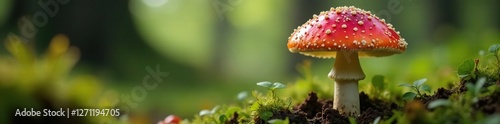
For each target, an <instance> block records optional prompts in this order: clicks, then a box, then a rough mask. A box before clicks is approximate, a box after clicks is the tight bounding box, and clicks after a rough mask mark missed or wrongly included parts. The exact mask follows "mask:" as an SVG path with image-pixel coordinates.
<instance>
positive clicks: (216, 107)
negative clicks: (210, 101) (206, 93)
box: [210, 106, 220, 114]
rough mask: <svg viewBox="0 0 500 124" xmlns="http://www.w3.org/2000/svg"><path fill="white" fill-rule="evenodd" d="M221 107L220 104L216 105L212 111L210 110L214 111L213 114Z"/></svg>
mask: <svg viewBox="0 0 500 124" xmlns="http://www.w3.org/2000/svg"><path fill="white" fill-rule="evenodd" d="M219 108H220V106H215V107H214V108H213V109H212V111H210V112H212V114H213V113H216V112H217V111H218V110H219Z"/></svg>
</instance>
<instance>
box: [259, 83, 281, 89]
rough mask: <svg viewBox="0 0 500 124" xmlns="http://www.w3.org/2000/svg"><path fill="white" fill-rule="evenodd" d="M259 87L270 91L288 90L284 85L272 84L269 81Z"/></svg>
mask: <svg viewBox="0 0 500 124" xmlns="http://www.w3.org/2000/svg"><path fill="white" fill-rule="evenodd" d="M257 85H259V86H262V87H267V88H269V90H274V89H283V88H286V86H285V85H284V84H281V83H279V82H276V83H271V82H269V81H263V82H259V83H257Z"/></svg>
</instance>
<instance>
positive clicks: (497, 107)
mask: <svg viewBox="0 0 500 124" xmlns="http://www.w3.org/2000/svg"><path fill="white" fill-rule="evenodd" d="M499 98H500V91H496V92H494V93H493V94H491V95H489V96H485V97H482V98H480V99H479V100H478V102H477V103H476V104H474V105H473V108H474V109H475V110H476V111H481V112H483V113H485V114H488V115H491V114H499V113H500V99H499Z"/></svg>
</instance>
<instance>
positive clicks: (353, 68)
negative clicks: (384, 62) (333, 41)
mask: <svg viewBox="0 0 500 124" xmlns="http://www.w3.org/2000/svg"><path fill="white" fill-rule="evenodd" d="M328 77H330V78H332V79H334V80H335V93H334V95H333V109H336V110H338V111H339V112H340V113H341V114H344V115H349V116H358V115H359V114H360V109H359V108H360V106H359V93H358V81H359V80H363V79H365V74H364V73H363V70H362V69H361V66H360V64H359V58H358V52H348V51H338V52H337V55H336V59H335V63H334V64H333V68H332V70H331V71H330V73H329V74H328Z"/></svg>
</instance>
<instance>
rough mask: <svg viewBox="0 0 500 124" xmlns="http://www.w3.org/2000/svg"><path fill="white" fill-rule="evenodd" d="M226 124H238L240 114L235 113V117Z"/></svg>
mask: <svg viewBox="0 0 500 124" xmlns="http://www.w3.org/2000/svg"><path fill="white" fill-rule="evenodd" d="M226 124H238V113H237V112H234V114H233V117H232V118H231V119H230V120H228V121H226Z"/></svg>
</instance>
